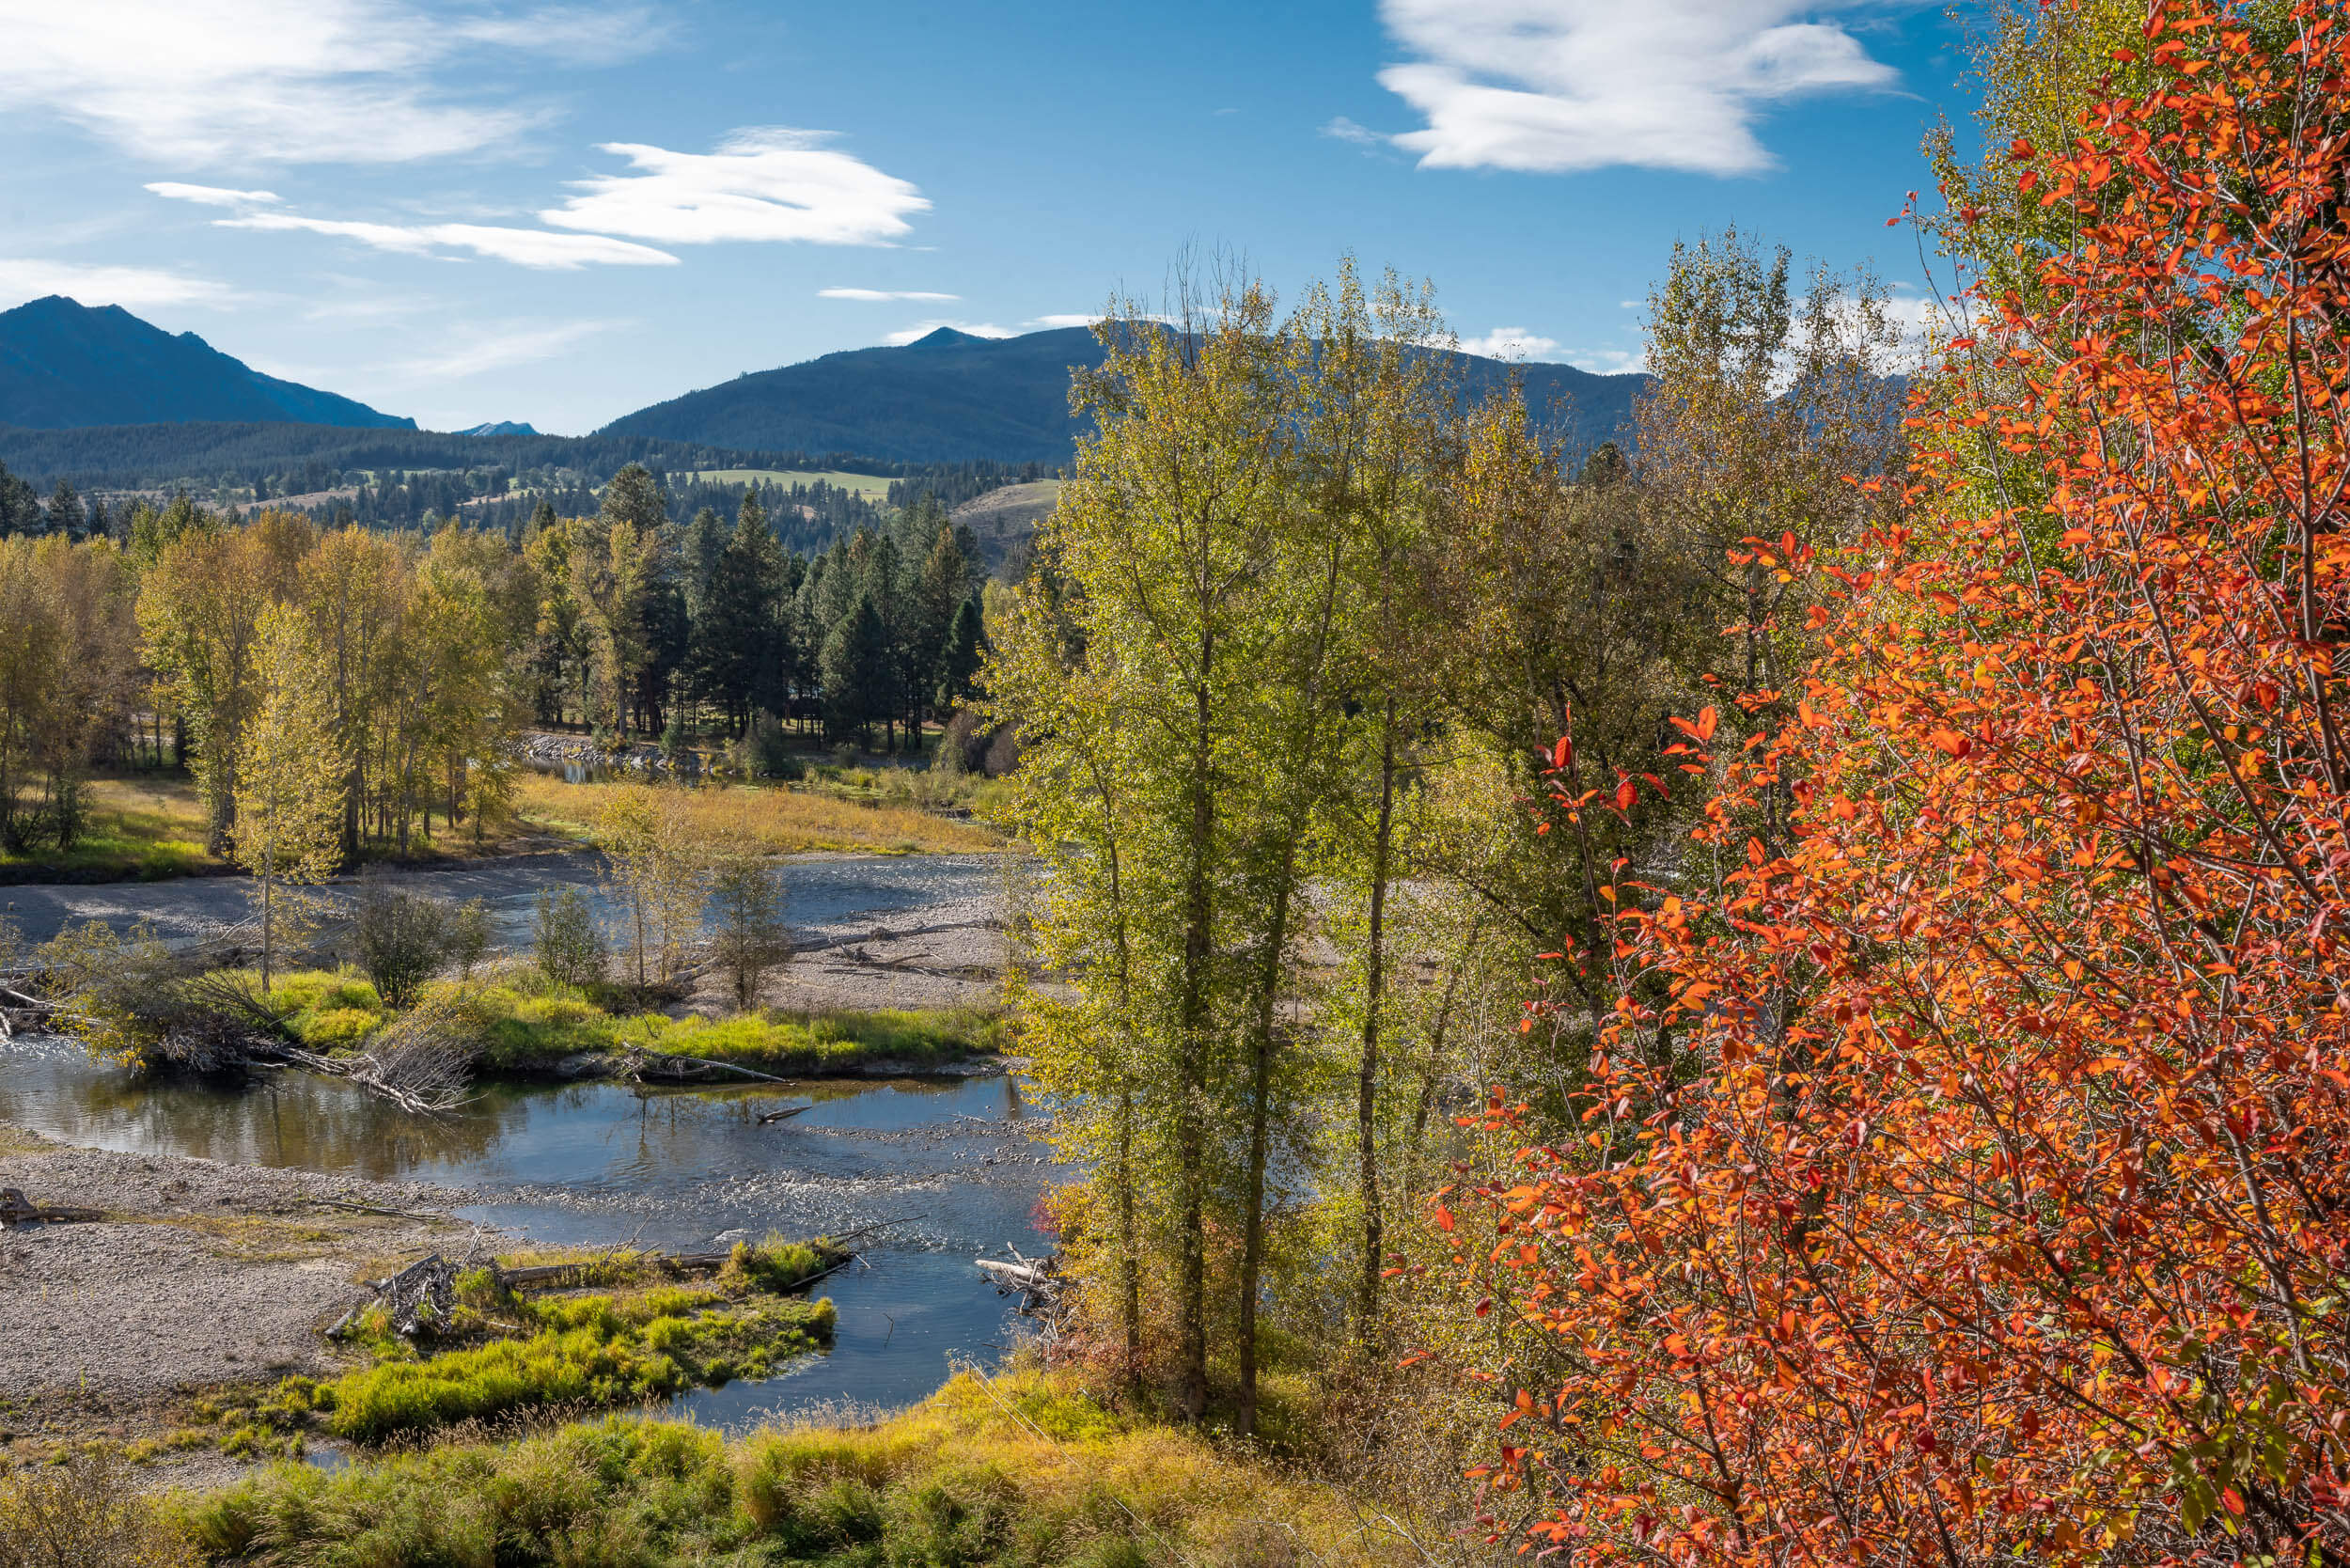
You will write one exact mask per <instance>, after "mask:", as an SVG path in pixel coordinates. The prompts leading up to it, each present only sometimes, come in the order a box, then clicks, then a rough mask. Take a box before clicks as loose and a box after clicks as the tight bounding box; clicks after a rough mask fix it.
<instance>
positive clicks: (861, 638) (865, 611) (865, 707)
mask: <svg viewBox="0 0 2350 1568" xmlns="http://www.w3.org/2000/svg"><path fill="white" fill-rule="evenodd" d="M821 667H822V675H823V683H824V728H825V729H826V730H827V731H828V732H830V733H831V734H832V735H833V736H835V737H836V738H838V737H845V736H846V735H847V734H848V733H849V732H850V731H851V730H854V731H856V733H857V734H858V736H859V737H860V738H861V739H862V740H863V741H864V742H865V743H866V744H867V745H871V743H872V738H873V720H874V718H875V717H876V716H879V715H881V714H883V713H887V712H888V702H889V690H890V682H889V631H888V628H887V627H885V625H883V623H882V618H881V611H880V610H879V609H878V608H876V607H875V606H874V604H873V599H872V595H871V594H870V593H859V594H858V595H857V597H856V602H855V604H853V605H852V606H851V607H850V610H849V613H848V614H846V615H844V616H842V617H841V618H840V623H839V624H838V626H835V627H834V628H833V629H832V635H830V636H828V637H826V638H825V639H824V651H823V660H822V662H821Z"/></svg>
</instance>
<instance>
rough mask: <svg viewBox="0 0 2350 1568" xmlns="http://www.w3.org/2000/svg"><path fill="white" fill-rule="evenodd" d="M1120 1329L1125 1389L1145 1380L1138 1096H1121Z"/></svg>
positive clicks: (1126, 1093) (1129, 1093)
mask: <svg viewBox="0 0 2350 1568" xmlns="http://www.w3.org/2000/svg"><path fill="white" fill-rule="evenodd" d="M1118 1247H1119V1257H1118V1287H1119V1292H1118V1294H1119V1319H1120V1323H1119V1327H1120V1329H1121V1330H1122V1331H1123V1337H1124V1339H1125V1341H1126V1347H1125V1348H1126V1355H1125V1374H1124V1381H1125V1384H1126V1387H1127V1388H1129V1389H1132V1388H1136V1387H1137V1386H1138V1385H1139V1384H1140V1383H1141V1381H1142V1242H1141V1238H1140V1236H1139V1235H1138V1234H1137V1233H1136V1226H1135V1093H1134V1090H1131V1089H1130V1090H1123V1091H1121V1092H1120V1095H1119V1096H1118Z"/></svg>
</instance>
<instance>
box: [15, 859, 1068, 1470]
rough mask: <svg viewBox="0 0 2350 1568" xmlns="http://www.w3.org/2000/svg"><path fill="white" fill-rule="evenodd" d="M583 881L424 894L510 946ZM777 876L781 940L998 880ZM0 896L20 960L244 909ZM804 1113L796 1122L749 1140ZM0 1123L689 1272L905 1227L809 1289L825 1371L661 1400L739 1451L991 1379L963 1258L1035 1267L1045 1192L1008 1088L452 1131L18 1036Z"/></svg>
mask: <svg viewBox="0 0 2350 1568" xmlns="http://www.w3.org/2000/svg"><path fill="white" fill-rule="evenodd" d="M594 872H595V867H594V865H593V862H592V861H591V860H590V859H588V858H587V857H585V856H540V857H534V859H533V860H532V861H529V862H508V863H503V864H493V865H489V866H484V867H482V868H479V869H478V870H465V871H456V872H446V873H440V874H438V875H435V876H434V877H432V878H431V881H432V882H433V883H434V884H435V885H436V886H434V889H433V890H434V891H446V893H447V894H449V895H452V896H460V897H482V898H484V899H485V900H486V901H487V902H490V903H491V906H492V908H493V911H494V912H495V913H496V914H497V916H498V917H500V918H499V921H498V923H499V925H500V927H501V928H503V929H502V934H503V935H505V936H506V938H507V941H508V942H509V943H511V942H513V941H515V940H516V939H517V938H518V937H519V936H520V934H521V928H523V927H524V926H525V922H526V921H527V918H528V909H529V906H530V900H531V898H532V897H533V896H535V894H536V892H537V891H538V889H539V888H540V887H542V886H548V885H549V884H551V883H556V884H559V883H564V882H575V883H582V884H586V883H590V882H592V879H593V877H594ZM785 874H786V878H787V881H788V883H789V884H790V887H791V901H792V905H793V916H794V920H793V924H794V926H795V928H797V929H798V930H799V931H802V932H808V931H811V930H812V931H814V932H816V933H826V932H834V931H841V932H853V931H861V930H862V929H864V928H865V927H867V926H870V925H871V924H873V923H875V922H877V921H886V922H887V923H890V924H893V925H894V924H906V923H916V922H920V921H923V920H927V919H931V918H933V917H937V916H939V915H942V914H946V913H948V912H950V911H951V912H953V913H957V914H965V913H969V912H970V911H971V909H972V908H974V907H975V906H976V907H979V912H980V913H987V912H989V907H988V906H990V901H991V897H992V894H993V893H994V891H995V881H996V876H997V872H996V870H995V863H994V861H993V859H992V857H986V856H906V857H895V856H889V857H885V856H862V855H860V856H838V857H813V856H811V857H807V858H805V859H795V860H793V861H791V862H788V863H786V873H785ZM420 880H421V879H420ZM0 891H5V893H6V894H7V895H8V897H9V902H13V903H14V904H15V905H16V908H15V910H14V914H15V916H16V917H17V918H18V920H19V922H20V924H22V925H24V926H25V927H27V928H29V929H28V930H27V932H26V934H27V935H28V936H30V937H33V938H36V939H38V938H39V937H42V936H46V935H48V934H50V933H52V932H54V930H55V928H56V927H57V926H58V925H61V924H63V923H66V922H67V921H70V920H77V919H88V918H98V919H104V920H107V921H109V922H110V923H114V924H117V925H118V926H127V925H128V924H130V923H132V922H133V921H137V920H148V921H151V922H153V923H154V924H155V925H156V926H157V927H158V928H159V930H160V932H161V933H163V934H164V935H165V936H166V937H167V938H168V937H178V936H193V935H196V934H201V933H202V931H203V930H204V929H205V927H206V926H207V925H209V924H210V923H211V922H214V921H218V920H220V919H222V918H224V917H226V918H234V917H235V916H236V914H237V913H239V912H240V911H239V909H238V905H239V903H240V902H241V896H240V895H239V894H238V892H237V891H236V889H235V888H234V886H206V885H203V884H200V883H184V882H183V883H166V884H157V885H150V886H135V885H134V886H105V887H55V888H47V887H41V888H24V887H17V888H8V889H5V890H0ZM789 1105H807V1106H809V1108H808V1109H807V1111H805V1112H803V1113H802V1114H800V1115H798V1116H796V1117H793V1118H791V1120H789V1121H780V1122H776V1123H773V1124H771V1125H765V1126H762V1125H760V1122H759V1121H758V1117H759V1114H760V1112H762V1111H769V1110H776V1109H781V1108H783V1107H785V1106H789ZM0 1121H5V1122H8V1123H11V1124H14V1125H16V1126H20V1127H27V1128H31V1129H32V1130H34V1131H36V1132H39V1133H43V1134H46V1135H48V1136H50V1137H55V1138H59V1139H62V1140H64V1141H66V1142H69V1143H77V1144H83V1145H87V1146H90V1147H95V1148H101V1149H113V1150H119V1151H124V1152H133V1153H149V1154H173V1155H192V1156H196V1157H198V1158H203V1159H211V1160H226V1161H237V1162H242V1163H245V1164H253V1165H263V1166H278V1167H291V1168H302V1169H307V1170H315V1171H322V1172H327V1173H348V1174H350V1175H352V1176H357V1177H367V1178H370V1179H376V1180H394V1179H400V1180H415V1181H424V1182H432V1183H438V1184H445V1185H448V1186H452V1187H462V1188H464V1189H467V1190H468V1191H470V1192H471V1193H473V1194H475V1195H476V1197H477V1199H478V1201H475V1202H473V1203H469V1204H467V1205H465V1206H463V1207H462V1208H460V1209H459V1210H458V1211H457V1213H458V1214H459V1215H460V1216H461V1217H462V1218H466V1219H470V1220H474V1221H476V1222H478V1223H479V1224H482V1225H484V1226H494V1227H496V1228H499V1229H501V1230H503V1231H507V1232H509V1234H513V1235H516V1236H519V1237H521V1238H522V1239H523V1240H524V1241H525V1242H529V1243H539V1244H546V1245H556V1246H571V1245H583V1244H593V1245H602V1244H607V1243H612V1244H630V1243H634V1244H635V1245H636V1246H640V1247H660V1248H663V1249H666V1250H675V1251H686V1250H692V1251H705V1250H714V1249H716V1248H717V1247H722V1246H724V1245H726V1244H727V1242H729V1241H731V1240H734V1239H737V1238H736V1237H735V1236H733V1235H732V1234H731V1232H736V1231H744V1232H747V1233H748V1237H749V1239H754V1240H755V1239H757V1238H758V1237H760V1236H762V1235H764V1234H765V1233H766V1232H767V1231H771V1230H773V1231H781V1232H782V1233H784V1234H785V1235H787V1236H792V1237H800V1236H809V1235H817V1234H833V1235H838V1234H840V1233H841V1232H843V1231H852V1230H855V1229H858V1228H859V1227H862V1226H868V1225H873V1224H876V1223H877V1222H880V1221H885V1220H895V1221H899V1222H900V1223H896V1224H892V1225H890V1226H888V1227H886V1228H885V1229H882V1230H879V1231H874V1232H873V1233H872V1234H870V1235H869V1236H867V1237H864V1238H862V1239H860V1241H859V1242H858V1244H857V1245H858V1246H859V1247H861V1248H862V1250H863V1262H861V1263H859V1264H856V1265H853V1266H852V1267H851V1268H849V1269H847V1270H844V1271H843V1272H841V1273H839V1274H837V1275H835V1276H833V1277H832V1278H830V1279H828V1280H826V1281H825V1282H824V1284H823V1287H822V1290H823V1294H828V1295H830V1296H831V1297H832V1299H833V1301H834V1303H835V1305H836V1306H837V1308H838V1312H839V1318H838V1325H837V1327H836V1330H835V1336H834V1342H833V1346H832V1349H831V1350H830V1352H829V1353H828V1354H825V1355H823V1356H808V1357H803V1358H801V1359H800V1360H799V1361H797V1362H795V1363H794V1364H793V1365H791V1367H790V1368H788V1369H787V1370H786V1371H785V1372H783V1374H782V1375H780V1376H777V1377H775V1378H771V1379H767V1380H765V1381H763V1382H744V1383H736V1384H732V1385H729V1387H727V1388H719V1389H703V1390H698V1391H696V1392H694V1393H691V1394H688V1395H685V1396H683V1397H682V1398H681V1400H680V1401H679V1402H678V1408H679V1411H680V1413H682V1414H685V1415H689V1416H691V1417H693V1418H694V1419H699V1420H703V1421H706V1422H710V1423H713V1424H715V1425H720V1426H723V1427H726V1428H729V1429H730V1430H740V1429H743V1428H746V1427H749V1426H753V1425H756V1424H758V1423H759V1421H760V1419H764V1418H765V1417H767V1416H770V1415H773V1414H776V1413H778V1412H786V1411H791V1410H795V1409H805V1408H808V1407H811V1406H819V1405H841V1404H850V1405H861V1406H872V1407H883V1408H887V1407H893V1406H897V1405H902V1404H905V1403H911V1402H913V1401H915V1400H918V1399H920V1398H922V1397H924V1396H925V1395H927V1394H929V1393H931V1392H932V1390H933V1389H935V1388H937V1387H938V1385H939V1384H940V1383H941V1382H943V1381H945V1379H946V1378H947V1376H948V1373H949V1371H950V1363H951V1362H954V1361H976V1362H979V1364H981V1365H986V1364H990V1363H992V1362H993V1361H995V1359H996V1358H997V1357H998V1356H1001V1355H1002V1353H1003V1352H1004V1350H1005V1349H1006V1348H1008V1347H1009V1346H1010V1345H1011V1343H1012V1342H1013V1341H1014V1340H1015V1339H1016V1338H1017V1336H1018V1335H1019V1333H1020V1325H1019V1321H1018V1319H1017V1318H1016V1317H1015V1316H1014V1315H1013V1313H1012V1310H1011V1307H1012V1303H1011V1302H1010V1301H1009V1300H1007V1299H1005V1298H1004V1297H1001V1296H999V1295H997V1294H996V1293H995V1288H994V1287H993V1286H992V1285H991V1284H989V1283H988V1281H987V1280H986V1279H985V1278H984V1277H982V1276H981V1275H980V1274H979V1271H978V1270H977V1269H976V1268H974V1267H973V1266H972V1260H973V1259H974V1258H975V1257H977V1256H979V1255H980V1254H983V1253H993V1254H994V1255H995V1256H997V1257H1002V1256H1004V1255H1005V1254H1004V1251H1003V1249H1004V1247H1006V1246H1007V1245H1010V1246H1013V1247H1018V1248H1019V1249H1020V1250H1021V1251H1022V1252H1024V1253H1026V1254H1028V1255H1030V1256H1034V1255H1036V1254H1037V1253H1039V1252H1043V1251H1049V1250H1050V1249H1051V1243H1050V1241H1049V1240H1048V1239H1047V1238H1045V1237H1044V1236H1042V1234H1040V1233H1039V1232H1038V1231H1037V1230H1036V1227H1035V1222H1034V1211H1035V1208H1036V1205H1037V1201H1038V1200H1039V1198H1040V1197H1041V1196H1042V1193H1043V1192H1044V1190H1045V1188H1046V1186H1047V1185H1048V1184H1049V1183H1051V1182H1053V1181H1055V1180H1058V1179H1059V1173H1058V1171H1057V1170H1056V1169H1055V1168H1054V1167H1052V1166H1051V1165H1050V1164H1049V1161H1048V1151H1047V1150H1046V1149H1045V1148H1044V1146H1042V1144H1040V1143H1038V1142H1036V1141H1034V1139H1033V1137H1032V1135H1033V1134H1034V1133H1035V1132H1037V1131H1038V1130H1039V1129H1040V1126H1041V1114H1040V1112H1039V1110H1038V1108H1037V1107H1036V1106H1034V1105H1031V1104H1029V1103H1027V1102H1026V1101H1024V1100H1023V1098H1022V1096H1021V1093H1020V1091H1019V1089H1018V1087H1017V1085H1016V1083H1015V1081H1014V1080H1013V1079H1011V1077H1008V1076H1000V1075H998V1076H991V1077H980V1078H942V1079H920V1080H897V1081H889V1082H878V1083H877V1082H868V1081H862V1080H841V1079H827V1080H818V1081H809V1082H804V1083H794V1084H788V1085H787V1084H760V1085H757V1086H754V1087H751V1088H746V1089H721V1090H706V1089H692V1090H638V1089H635V1088H632V1087H629V1086H624V1085H619V1084H609V1083H589V1084H569V1085H512V1084H498V1085H485V1086H483V1087H482V1088H481V1090H480V1091H479V1092H478V1096H477V1097H476V1098H475V1099H474V1100H473V1101H471V1102H470V1103H469V1104H467V1105H464V1106H462V1108H460V1109H459V1110H457V1111H455V1112H453V1113H452V1114H450V1115H448V1116H446V1117H443V1118H439V1119H423V1118H417V1117H412V1116H409V1115H407V1114H405V1113H403V1112H401V1111H399V1110H398V1109H396V1108H395V1107H393V1106H391V1105H388V1104H386V1103H385V1102H384V1101H382V1100H380V1099H377V1098H374V1097H372V1096H369V1095H368V1094H367V1093H366V1092H365V1091H363V1090H356V1089H353V1088H352V1086H350V1085H348V1084H345V1083H343V1082H341V1081H339V1080H336V1079H331V1078H321V1077H317V1076H314V1075H311V1074H304V1073H280V1074H264V1075H262V1076H260V1077H259V1078H258V1079H257V1080H256V1081H255V1083H254V1084H253V1085H252V1087H249V1088H245V1089H237V1090H230V1089H215V1088H208V1087H203V1086H200V1085H192V1084H188V1083H185V1082H180V1081H169V1082H160V1083H142V1082H139V1081H135V1080H133V1079H131V1078H129V1077H127V1076H126V1075H124V1074H121V1073H119V1072H117V1071H115V1070H112V1069H109V1068H106V1067H102V1066H101V1065H99V1064H98V1063H95V1062H93V1061H91V1060H90V1059H89V1058H88V1057H87V1056H86V1055H85V1054H84V1053H83V1052H82V1051H81V1050H80V1049H79V1048H78V1047H77V1046H75V1045H73V1044H71V1043H68V1042H65V1041H62V1040H41V1039H19V1040H18V1041H17V1042H16V1043H14V1044H12V1045H5V1046H0Z"/></svg>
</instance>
